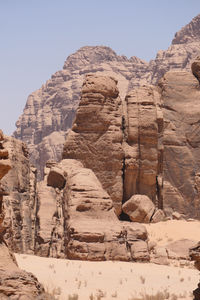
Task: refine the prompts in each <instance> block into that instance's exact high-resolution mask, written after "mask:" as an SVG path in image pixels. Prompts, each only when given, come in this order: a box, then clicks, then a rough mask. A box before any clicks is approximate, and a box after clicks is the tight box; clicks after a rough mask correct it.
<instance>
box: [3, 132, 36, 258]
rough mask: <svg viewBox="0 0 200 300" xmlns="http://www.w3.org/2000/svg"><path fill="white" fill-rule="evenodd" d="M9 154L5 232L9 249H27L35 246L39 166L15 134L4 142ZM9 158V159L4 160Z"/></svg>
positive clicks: (19, 250) (18, 250)
mask: <svg viewBox="0 0 200 300" xmlns="http://www.w3.org/2000/svg"><path fill="white" fill-rule="evenodd" d="M3 147H5V148H6V149H7V151H8V153H9V161H10V167H11V170H10V172H9V173H8V174H7V175H6V176H5V177H4V178H3V179H2V181H1V186H2V188H3V189H4V191H5V192H7V194H8V195H7V196H5V197H4V209H5V219H4V224H5V227H7V230H6V232H5V235H4V239H5V240H6V242H7V244H8V247H9V249H12V250H13V251H15V252H21V253H23V252H27V251H29V250H32V251H33V249H34V232H35V229H34V227H35V211H36V206H37V197H36V169H35V168H34V167H31V166H30V163H29V157H28V151H27V148H26V146H25V144H24V143H22V142H21V141H18V140H16V139H14V138H11V137H5V139H4V141H3ZM3 161H6V160H3Z"/></svg>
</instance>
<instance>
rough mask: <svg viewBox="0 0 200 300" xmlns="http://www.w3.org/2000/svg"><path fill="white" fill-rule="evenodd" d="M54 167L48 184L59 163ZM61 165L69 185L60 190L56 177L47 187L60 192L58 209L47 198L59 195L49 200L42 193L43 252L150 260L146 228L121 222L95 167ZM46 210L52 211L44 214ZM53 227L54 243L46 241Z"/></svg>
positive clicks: (40, 231) (72, 162) (38, 246)
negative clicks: (95, 172) (96, 174)
mask: <svg viewBox="0 0 200 300" xmlns="http://www.w3.org/2000/svg"><path fill="white" fill-rule="evenodd" d="M49 167H50V168H48V169H49V171H48V172H47V173H48V174H47V176H46V179H47V182H49V181H48V178H49V177H51V176H52V174H51V173H52V172H55V165H54V166H49ZM56 169H57V170H60V172H59V174H60V173H62V174H64V177H65V179H66V184H65V186H64V188H63V189H61V190H60V189H59V187H56V182H57V180H55V182H53V181H51V184H52V186H51V187H50V186H49V187H47V188H48V189H49V191H51V192H53V191H54V193H56V192H58V190H59V197H58V201H57V203H56V204H55V205H54V210H53V209H51V207H52V208H53V205H51V206H50V208H49V205H46V204H47V202H45V201H47V199H48V201H49V203H50V202H51V201H52V200H53V197H52V198H49V197H48V198H46V200H44V198H42V197H41V202H40V209H39V212H38V219H39V224H40V225H39V227H38V232H37V235H38V243H36V253H37V254H40V255H43V256H47V255H49V256H53V257H67V258H69V259H81V260H93V261H94V260H95V261H98V260H122V261H148V260H149V252H148V247H147V232H146V229H145V227H144V226H143V225H141V224H138V223H130V222H121V221H119V220H118V218H117V216H116V214H115V212H114V208H113V202H112V200H111V198H110V196H109V195H108V193H107V192H106V191H105V190H104V189H103V188H102V185H101V183H100V182H99V180H98V179H97V177H96V176H95V174H94V172H93V171H92V170H91V169H88V168H84V167H83V164H82V163H81V162H79V161H77V160H72V159H64V160H62V161H61V162H60V163H59V164H57V165H56ZM54 178H55V177H54ZM43 188H44V187H43ZM50 189H51V190H50ZM54 201H55V199H54ZM41 209H42V210H44V209H46V210H47V211H48V213H46V214H45V215H44V214H43V211H41ZM40 215H41V218H40ZM53 219H54V220H53ZM53 222H54V224H53ZM59 229H60V230H59ZM47 231H48V232H49V234H48V236H49V240H48V241H47V239H46V240H45V238H46V237H47ZM56 233H57V234H58V233H59V234H60V236H58V235H57V236H56ZM59 240H60V241H62V244H61V243H60V244H59ZM47 248H48V249H47Z"/></svg>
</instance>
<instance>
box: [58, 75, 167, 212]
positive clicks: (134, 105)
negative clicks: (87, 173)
mask: <svg viewBox="0 0 200 300" xmlns="http://www.w3.org/2000/svg"><path fill="white" fill-rule="evenodd" d="M118 94H119V92H118V89H117V82H116V81H115V80H113V79H112V78H110V77H104V76H96V75H87V76H86V80H85V82H84V84H83V89H82V95H81V101H80V104H79V107H78V110H77V114H76V119H75V122H74V124H73V127H72V130H71V131H70V132H69V134H68V136H67V139H66V142H65V145H64V149H63V158H68V159H77V160H79V161H81V162H82V163H83V165H84V166H85V167H86V168H90V169H92V170H93V172H94V173H95V174H96V176H97V178H98V179H99V181H100V182H101V184H102V186H103V188H104V189H105V190H106V191H107V192H108V194H109V195H110V197H111V199H112V201H113V205H114V207H115V211H116V213H117V215H120V213H121V211H122V210H121V207H122V204H123V202H125V201H126V200H128V199H129V198H130V197H131V196H132V195H134V194H144V195H147V196H149V197H150V199H151V200H152V201H153V202H155V203H160V206H161V208H162V141H161V138H162V130H163V126H162V123H163V122H162V121H163V120H162V113H161V112H160V108H159V104H160V103H159V94H158V93H157V92H156V90H155V91H154V89H153V88H151V87H149V88H145V87H144V88H139V89H137V90H136V91H134V92H132V94H131V95H129V96H128V97H127V98H126V99H127V105H126V106H125V105H124V107H122V101H121V99H120V97H118ZM86 120H89V122H87V121H86ZM158 181H160V186H159V188H158V184H157V182H158Z"/></svg>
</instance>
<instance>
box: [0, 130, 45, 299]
mask: <svg viewBox="0 0 200 300" xmlns="http://www.w3.org/2000/svg"><path fill="white" fill-rule="evenodd" d="M8 152H9V151H8V150H7V149H6V148H5V143H4V136H3V134H2V131H0V179H2V178H3V177H4V176H5V175H6V173H7V172H8V171H9V170H10V169H11V168H12V167H13V165H12V163H11V161H10V160H9V154H8ZM6 193H7V192H6V191H5V190H4V188H3V187H2V186H1V187H0V299H11V300H12V299H13V300H14V299H24V300H28V299H30V300H34V299H38V300H39V299H44V300H45V299H47V295H45V293H44V288H43V287H42V285H40V283H39V282H38V281H37V278H36V277H35V276H34V275H32V274H31V273H26V272H25V271H22V270H20V269H19V268H18V266H17V264H16V262H15V259H14V256H13V254H12V253H10V252H9V250H8V248H7V245H6V243H5V242H4V239H3V234H4V232H5V228H6V226H7V224H5V223H4V212H5V208H4V205H3V195H5V194H6ZM10 207H11V204H10Z"/></svg>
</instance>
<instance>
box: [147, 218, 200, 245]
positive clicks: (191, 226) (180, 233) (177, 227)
mask: <svg viewBox="0 0 200 300" xmlns="http://www.w3.org/2000/svg"><path fill="white" fill-rule="evenodd" d="M144 226H145V227H146V229H147V231H148V236H149V239H150V240H151V241H155V242H156V243H157V244H158V246H164V245H166V244H169V243H171V242H174V241H177V240H181V239H189V240H194V241H197V242H198V241H199V240H200V221H191V222H186V221H184V220H171V221H165V222H159V223H155V224H144Z"/></svg>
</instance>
